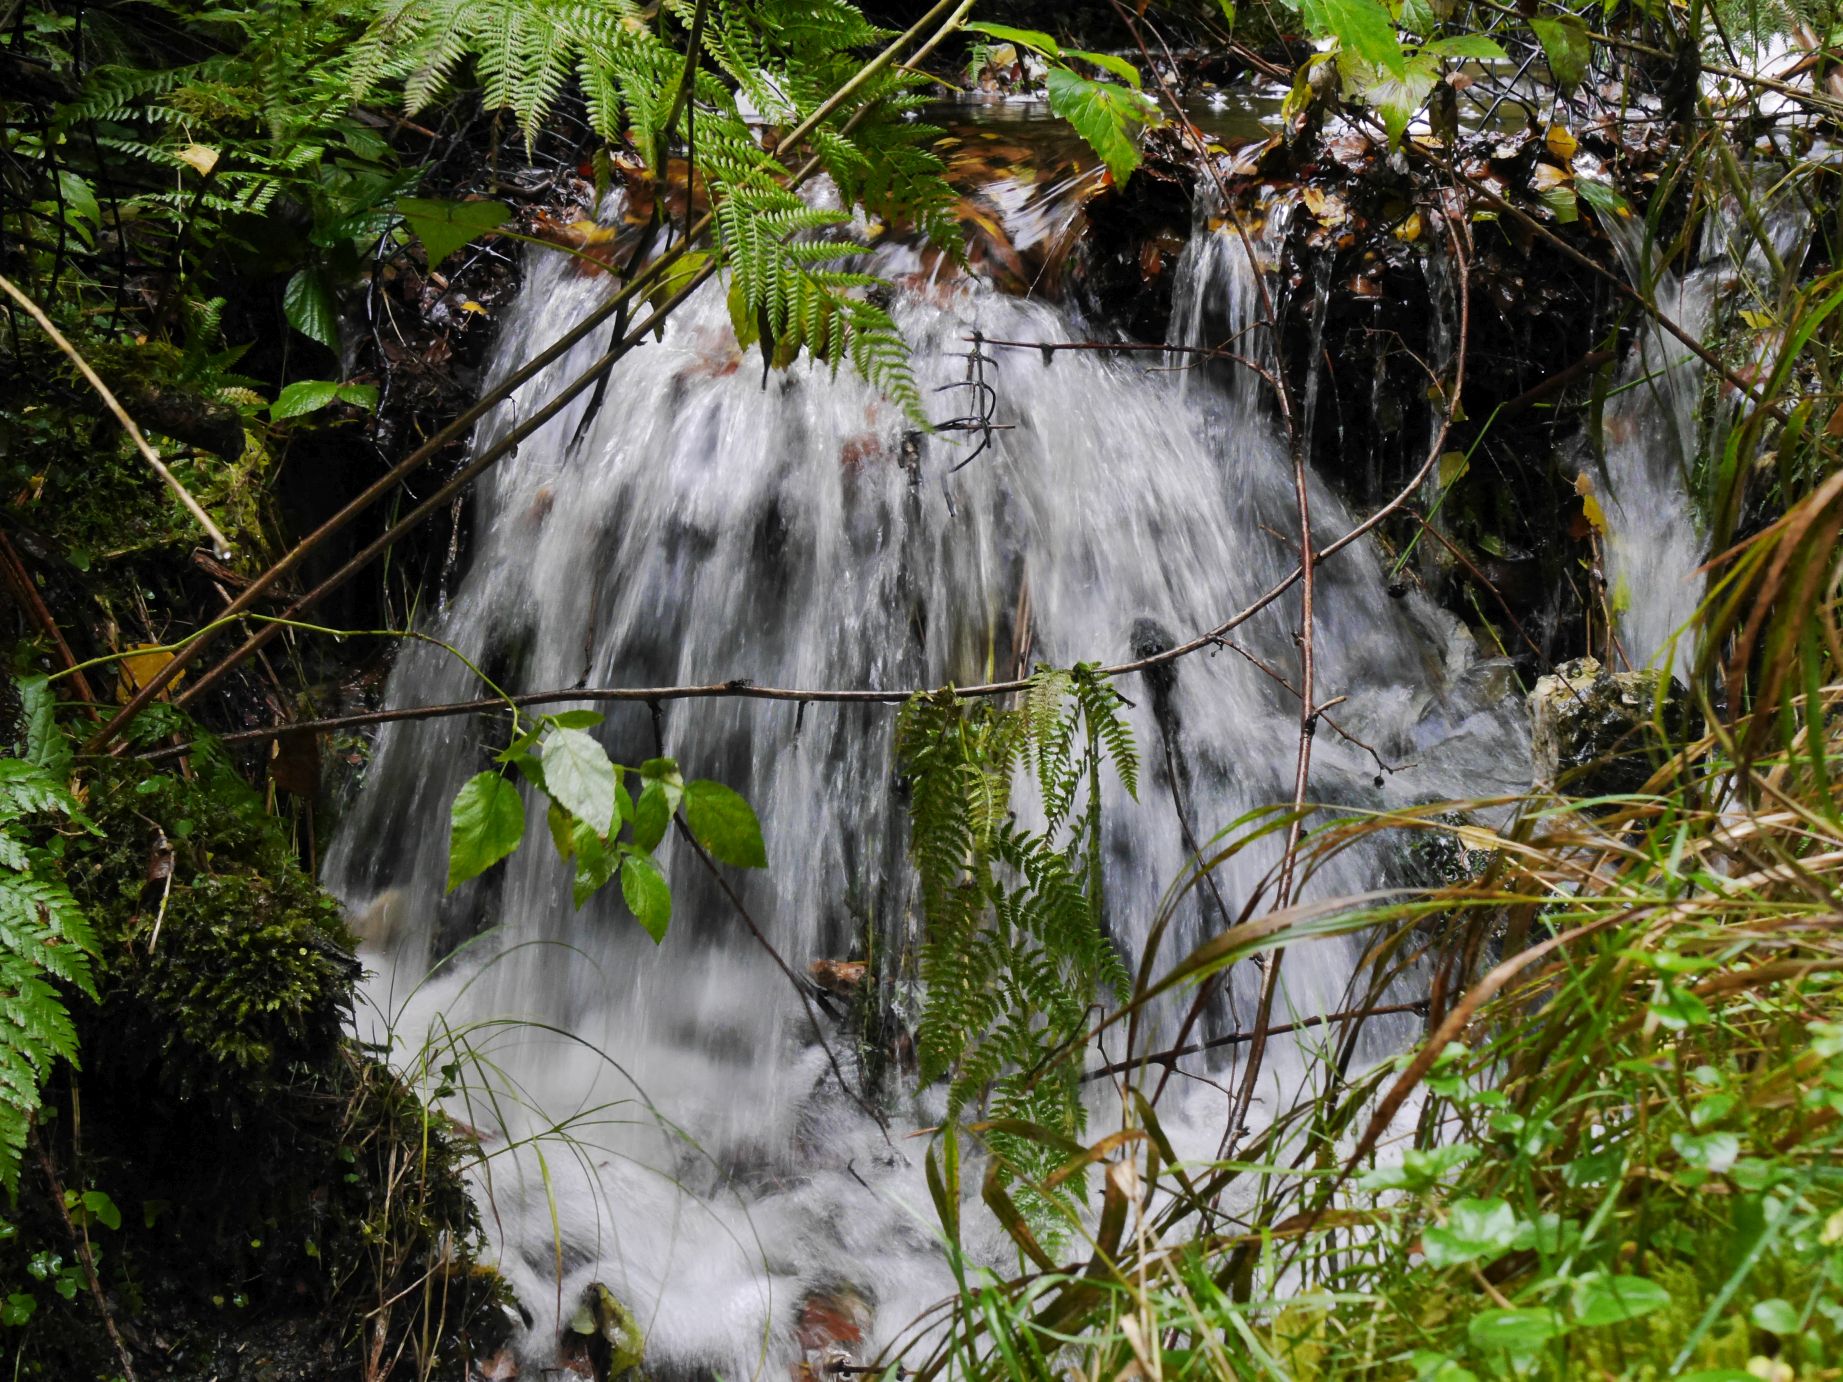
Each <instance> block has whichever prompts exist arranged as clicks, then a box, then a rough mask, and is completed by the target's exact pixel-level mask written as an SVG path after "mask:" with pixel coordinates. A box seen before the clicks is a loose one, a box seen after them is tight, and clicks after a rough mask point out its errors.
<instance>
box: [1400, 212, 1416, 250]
mask: <svg viewBox="0 0 1843 1382" xmlns="http://www.w3.org/2000/svg"><path fill="white" fill-rule="evenodd" d="M1421 228H1422V227H1421V213H1420V212H1418V211H1410V212H1409V213H1408V216H1407V219H1406V220H1404V221H1403V222H1402V223H1401V224H1400V225H1398V226H1396V227H1395V238H1396V239H1397V240H1400V241H1402V242H1403V243H1404V244H1410V245H1411V244H1413V243H1414V242H1415V241H1416V240H1418V239H1420V238H1421Z"/></svg>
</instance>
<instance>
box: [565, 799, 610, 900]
mask: <svg viewBox="0 0 1843 1382" xmlns="http://www.w3.org/2000/svg"><path fill="white" fill-rule="evenodd" d="M571 839H572V841H573V843H574V846H575V852H576V875H575V877H574V878H572V879H571V880H570V903H571V905H572V906H574V907H576V908H578V909H580V908H581V906H582V904H583V903H585V902H587V901H588V900H589V899H590V898H591V897H593V896H594V895H595V894H596V893H597V892H599V891H601V889H603V888H604V887H606V886H607V885H608V880H609V879H611V878H613V877H614V871H615V870H616V869H617V868H619V867H620V866H621V856H620V854H619V853H618V852H617V851H616V850H615V848H614V846H612V845H610V844H608V843H607V842H606V841H605V840H603V839H602V837H601V836H600V835H598V834H597V833H596V831H595V828H594V827H593V826H591V825H588V824H587V823H585V822H583V821H577V822H576V823H575V826H574V827H573V828H572V830H571Z"/></svg>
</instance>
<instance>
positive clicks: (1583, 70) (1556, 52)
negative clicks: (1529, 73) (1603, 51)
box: [1529, 15, 1593, 91]
mask: <svg viewBox="0 0 1843 1382" xmlns="http://www.w3.org/2000/svg"><path fill="white" fill-rule="evenodd" d="M1529 27H1530V28H1531V29H1533V30H1535V33H1536V37H1537V38H1538V39H1539V40H1541V42H1542V55H1543V56H1544V57H1545V58H1547V59H1548V62H1549V75H1550V76H1551V77H1553V78H1554V79H1555V85H1557V86H1559V87H1560V88H1561V89H1562V90H1563V91H1572V90H1573V89H1574V88H1575V87H1577V86H1579V85H1580V84H1581V80H1582V79H1583V78H1584V77H1586V75H1587V65H1588V63H1590V62H1591V61H1592V60H1593V40H1592V39H1590V38H1589V37H1588V33H1587V26H1586V25H1585V24H1583V23H1582V22H1581V21H1580V20H1578V19H1576V18H1575V17H1574V16H1573V15H1564V16H1563V17H1562V18H1560V19H1550V18H1548V17H1547V16H1539V17H1537V18H1534V19H1531V20H1530V21H1529Z"/></svg>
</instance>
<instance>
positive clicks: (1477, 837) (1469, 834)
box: [1453, 825, 1503, 851]
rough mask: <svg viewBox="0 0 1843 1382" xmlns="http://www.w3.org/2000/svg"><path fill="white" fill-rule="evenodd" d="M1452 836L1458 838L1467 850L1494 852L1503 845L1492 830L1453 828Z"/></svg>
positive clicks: (1476, 827)
mask: <svg viewBox="0 0 1843 1382" xmlns="http://www.w3.org/2000/svg"><path fill="white" fill-rule="evenodd" d="M1453 834H1454V835H1456V836H1458V837H1459V843H1460V844H1462V845H1464V846H1465V847H1466V848H1467V849H1480V850H1486V851H1490V850H1494V849H1496V848H1497V847H1498V846H1499V845H1501V844H1502V843H1503V840H1501V839H1500V838H1499V837H1498V834H1497V832H1496V831H1494V830H1484V829H1481V828H1480V827H1478V826H1476V825H1460V826H1454V827H1453Z"/></svg>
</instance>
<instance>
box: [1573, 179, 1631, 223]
mask: <svg viewBox="0 0 1843 1382" xmlns="http://www.w3.org/2000/svg"><path fill="white" fill-rule="evenodd" d="M1574 190H1575V191H1577V192H1579V193H1580V195H1581V200H1582V201H1584V202H1586V203H1587V205H1589V206H1591V207H1592V208H1593V209H1594V210H1595V211H1598V212H1600V213H1601V214H1602V215H1606V216H1630V215H1631V214H1632V204H1631V203H1630V202H1628V201H1627V200H1626V199H1625V198H1624V197H1622V196H1620V195H1619V190H1618V189H1617V188H1616V187H1614V186H1613V185H1612V184H1611V183H1610V182H1601V181H1600V180H1599V179H1598V178H1586V177H1577V178H1576V179H1575V180H1574Z"/></svg>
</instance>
